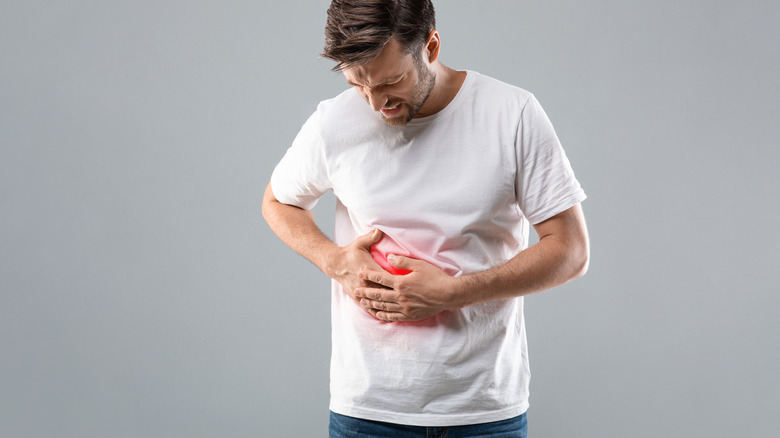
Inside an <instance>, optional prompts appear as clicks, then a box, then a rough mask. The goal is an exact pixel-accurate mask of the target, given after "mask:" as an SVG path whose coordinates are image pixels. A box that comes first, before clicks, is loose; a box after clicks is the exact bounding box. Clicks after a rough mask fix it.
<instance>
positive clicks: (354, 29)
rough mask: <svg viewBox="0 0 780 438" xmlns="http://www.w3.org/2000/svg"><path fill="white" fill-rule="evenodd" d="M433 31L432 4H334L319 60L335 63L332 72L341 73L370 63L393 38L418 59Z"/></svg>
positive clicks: (415, 0) (383, 0) (368, 0)
mask: <svg viewBox="0 0 780 438" xmlns="http://www.w3.org/2000/svg"><path fill="white" fill-rule="evenodd" d="M435 28H436V18H435V14H434V10H433V4H432V3H431V0H333V1H332V2H331V4H330V8H328V23H327V24H326V25H325V49H324V50H323V51H322V56H323V57H325V58H329V59H332V60H334V61H336V62H337V63H338V64H336V66H335V67H333V70H335V71H340V70H342V69H344V68H347V67H351V66H355V65H361V64H364V63H366V62H368V61H371V60H372V59H374V58H376V57H377V56H379V53H380V52H381V51H382V48H384V46H385V44H387V42H388V41H390V39H391V38H395V39H396V40H397V41H398V42H399V43H401V46H402V47H403V48H404V50H405V51H406V52H407V53H411V54H412V55H414V56H415V59H417V58H418V56H419V52H420V49H421V48H422V45H423V44H425V41H426V40H427V38H428V35H429V34H430V33H431V31H432V30H433V29H435Z"/></svg>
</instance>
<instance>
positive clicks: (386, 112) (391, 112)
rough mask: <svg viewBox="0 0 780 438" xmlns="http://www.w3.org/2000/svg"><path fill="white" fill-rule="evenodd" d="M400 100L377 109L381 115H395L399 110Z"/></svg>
mask: <svg viewBox="0 0 780 438" xmlns="http://www.w3.org/2000/svg"><path fill="white" fill-rule="evenodd" d="M401 108H402V106H401V102H398V103H396V104H395V105H393V106H391V107H387V108H382V109H381V110H379V111H380V112H381V113H382V115H383V116H385V117H395V116H397V115H398V114H399V113H400V112H401Z"/></svg>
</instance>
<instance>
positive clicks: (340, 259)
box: [326, 230, 384, 304]
mask: <svg viewBox="0 0 780 438" xmlns="http://www.w3.org/2000/svg"><path fill="white" fill-rule="evenodd" d="M381 239H382V232H381V231H380V230H374V231H372V232H370V233H367V234H364V235H362V236H359V237H358V238H357V239H355V240H353V241H352V243H350V244H349V245H347V246H342V247H340V248H338V249H337V250H336V251H334V252H333V253H332V254H331V255H330V257H329V259H328V268H327V271H326V272H327V274H328V276H329V277H331V278H332V279H334V280H336V281H338V282H339V284H341V287H342V288H344V292H346V293H347V295H349V296H350V298H352V299H353V300H355V302H356V303H358V304H360V300H359V299H356V298H355V293H354V291H355V289H356V288H358V287H384V286H382V285H378V284H376V283H372V282H370V281H367V280H361V279H360V271H361V270H364V269H367V268H368V269H373V270H377V269H382V267H381V266H379V265H378V264H377V263H376V262H375V261H374V258H373V257H372V256H371V245H373V244H375V243H377V242H379V240H381Z"/></svg>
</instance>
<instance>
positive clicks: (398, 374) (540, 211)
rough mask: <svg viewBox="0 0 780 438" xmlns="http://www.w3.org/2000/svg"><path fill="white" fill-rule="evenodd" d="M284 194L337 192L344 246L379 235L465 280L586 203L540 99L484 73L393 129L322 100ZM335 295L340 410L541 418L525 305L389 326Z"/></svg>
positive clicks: (289, 156) (288, 166)
mask: <svg viewBox="0 0 780 438" xmlns="http://www.w3.org/2000/svg"><path fill="white" fill-rule="evenodd" d="M271 186H272V189H273V192H274V195H275V196H276V198H277V199H278V200H279V201H280V202H283V203H285V204H291V205H295V206H298V207H301V208H305V209H310V208H312V207H313V206H314V204H315V203H316V202H317V199H318V198H319V197H320V196H321V195H322V194H323V193H325V192H326V191H327V190H333V192H334V194H335V195H336V197H337V205H336V230H335V237H334V242H335V243H336V244H338V245H341V246H343V245H346V244H348V243H349V242H351V241H352V240H354V239H355V238H356V237H357V236H359V235H362V234H365V233H367V232H369V231H371V230H372V229H375V228H378V229H380V230H382V231H383V232H384V233H385V234H386V235H387V236H388V237H389V239H388V240H387V242H388V243H386V245H387V246H386V247H385V248H384V250H385V252H394V253H397V254H406V255H411V256H413V257H416V258H419V259H422V260H425V261H428V262H430V263H432V264H434V265H436V266H438V267H440V268H441V269H443V270H444V271H445V272H447V273H448V274H450V275H453V276H459V275H465V274H470V273H474V272H479V271H483V270H486V269H489V268H492V267H495V266H499V265H501V264H504V263H506V262H507V261H508V260H509V259H511V258H512V257H514V256H515V255H517V254H518V253H519V252H520V251H522V250H523V249H525V248H526V247H527V245H528V232H529V223H530V224H536V223H539V222H541V221H544V220H545V219H548V218H550V217H552V216H554V215H555V214H557V213H560V212H562V211H564V210H566V209H568V208H570V207H572V206H574V205H576V204H577V203H579V202H581V201H582V200H584V199H585V194H584V192H583V191H582V189H581V188H580V184H579V183H578V182H577V180H576V179H575V177H574V174H573V172H572V170H571V167H570V165H569V162H568V160H567V158H566V156H565V154H564V151H563V149H562V148H561V145H560V143H559V141H558V138H557V136H556V134H555V131H554V130H553V127H552V125H551V124H550V121H549V119H548V118H547V115H546V114H545V113H544V111H543V110H542V108H541V106H540V105H539V103H538V102H537V100H536V98H535V97H534V96H533V95H532V94H531V93H529V92H527V91H525V90H522V89H520V88H517V87H514V86H511V85H507V84H505V83H502V82H500V81H497V80H495V79H492V78H489V77H487V76H484V75H481V74H479V73H476V72H473V71H469V72H468V74H467V76H466V80H465V82H464V83H463V86H462V87H461V89H460V91H459V92H458V94H457V96H456V97H455V99H454V100H453V101H452V102H451V103H450V104H449V105H448V106H447V107H446V108H444V109H443V110H441V111H439V112H438V113H436V114H434V115H432V116H428V117H423V118H416V119H413V120H412V121H411V122H409V123H408V124H407V125H406V126H403V127H392V126H387V125H386V124H385V123H384V121H382V119H381V116H380V115H379V114H378V113H376V112H374V111H372V110H371V108H370V106H369V105H368V104H367V103H366V101H365V100H363V98H362V97H361V96H360V95H359V94H358V93H357V92H356V91H354V90H353V89H350V90H347V91H345V92H343V93H341V94H340V95H339V96H337V97H335V98H333V99H330V100H326V101H323V102H321V103H320V105H319V106H318V108H317V111H316V112H315V113H314V114H313V115H312V116H311V117H310V118H309V120H308V121H307V122H306V123H305V124H304V126H303V128H302V129H301V131H300V133H299V134H298V136H297V137H296V139H295V141H294V142H293V145H292V147H290V149H289V150H288V151H287V153H286V155H285V156H284V158H283V159H282V160H281V162H280V163H279V164H278V166H277V167H276V169H275V170H274V173H273V176H272V179H271ZM383 242H384V241H383ZM331 293H332V306H331V311H332V314H331V315H332V316H331V317H332V330H333V331H332V336H333V351H332V358H331V386H330V388H331V404H330V409H331V410H332V411H334V412H336V413H339V414H342V415H347V416H352V417H357V418H364V419H369V420H377V421H385V422H392V423H400V424H408V425H420V426H448V425H449V426H455V425H465V424H476V423H484V422H491V421H500V420H504V419H507V418H511V417H514V416H517V415H520V414H522V413H523V412H525V411H526V409H527V408H528V383H529V379H530V371H529V367H528V353H527V347H526V337H525V323H524V320H523V299H522V298H515V299H509V300H504V301H496V302H489V303H484V304H479V305H475V306H469V307H466V308H463V309H458V310H452V311H445V312H442V313H440V314H439V315H436V316H434V317H432V318H429V319H426V320H424V321H419V322H411V323H383V322H380V321H378V320H376V319H375V318H374V317H372V316H371V315H370V314H368V313H366V312H365V311H364V310H363V309H362V308H360V307H359V306H358V305H357V304H355V303H354V302H353V301H352V299H350V298H349V297H348V296H347V295H346V293H345V292H344V291H343V290H342V288H341V286H340V285H339V284H338V283H337V282H335V281H332V292H331Z"/></svg>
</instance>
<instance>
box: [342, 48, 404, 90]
mask: <svg viewBox="0 0 780 438" xmlns="http://www.w3.org/2000/svg"><path fill="white" fill-rule="evenodd" d="M413 64H414V61H413V58H412V55H410V54H408V53H406V52H405V51H404V50H403V49H402V48H401V45H400V44H399V43H398V42H397V41H395V40H394V39H391V40H390V41H389V42H388V43H387V44H386V45H385V48H384V49H382V52H381V53H380V54H379V56H377V57H376V58H374V59H372V60H371V61H368V62H366V63H365V64H361V65H356V66H353V67H349V68H345V69H344V70H343V73H344V76H345V77H346V78H347V80H348V81H351V82H359V83H361V84H365V85H382V84H385V83H389V82H388V81H390V80H392V79H397V78H399V77H401V76H403V75H404V74H406V73H407V71H408V70H409V68H410V67H411V66H412V65H413Z"/></svg>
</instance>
